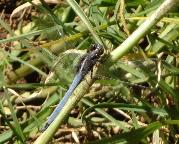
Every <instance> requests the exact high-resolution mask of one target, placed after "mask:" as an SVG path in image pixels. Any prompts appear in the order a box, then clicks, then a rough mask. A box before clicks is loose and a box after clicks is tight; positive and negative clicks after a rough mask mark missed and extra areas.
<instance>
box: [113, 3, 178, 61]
mask: <svg viewBox="0 0 179 144" xmlns="http://www.w3.org/2000/svg"><path fill="white" fill-rule="evenodd" d="M177 2H179V1H178V0H165V1H164V2H163V4H162V5H161V6H160V7H159V8H158V9H157V10H156V11H155V12H154V13H153V14H152V15H151V16H150V17H149V18H148V19H147V20H146V21H145V22H144V23H143V24H141V25H140V27H139V28H137V29H136V30H135V31H134V32H133V33H132V34H131V35H130V36H129V37H128V38H127V39H126V40H125V41H124V42H123V43H122V44H121V45H120V46H119V47H117V48H116V49H115V50H113V51H112V53H111V59H112V61H116V60H118V59H119V58H120V57H122V56H123V55H124V54H125V53H127V52H128V51H129V50H131V49H132V48H133V47H134V45H136V44H137V43H138V42H139V40H140V39H141V38H143V37H144V36H145V35H146V34H147V33H148V32H149V31H150V30H151V28H152V27H153V26H154V25H155V24H156V23H157V22H158V21H159V20H160V19H161V18H162V17H163V16H164V15H165V14H166V13H167V12H168V11H169V10H171V8H172V7H173V6H174V5H175V4H176V3H177Z"/></svg>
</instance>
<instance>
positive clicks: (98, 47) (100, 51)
mask: <svg viewBox="0 0 179 144" xmlns="http://www.w3.org/2000/svg"><path fill="white" fill-rule="evenodd" d="M92 51H96V54H98V55H99V56H101V55H102V54H103V53H104V47H103V46H102V45H100V44H92V45H91V46H90V48H89V49H88V51H87V52H92Z"/></svg>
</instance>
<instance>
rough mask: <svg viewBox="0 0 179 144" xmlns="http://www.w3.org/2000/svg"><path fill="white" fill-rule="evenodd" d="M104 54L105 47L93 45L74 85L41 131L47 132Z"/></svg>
mask: <svg viewBox="0 0 179 144" xmlns="http://www.w3.org/2000/svg"><path fill="white" fill-rule="evenodd" d="M103 53H104V49H103V46H102V45H100V44H92V45H91V47H90V49H89V50H88V51H87V53H86V54H85V55H84V56H83V57H82V58H81V60H80V62H79V64H78V66H77V73H76V75H75V77H74V79H73V81H72V84H71V85H70V87H69V89H68V91H67V92H66V94H65V95H64V97H63V98H62V100H61V101H60V102H59V104H58V105H57V107H56V108H55V110H54V111H53V112H52V114H51V115H50V116H49V118H48V120H47V122H46V123H45V126H44V127H43V128H42V129H41V131H45V130H46V129H47V128H48V127H49V125H50V124H51V123H52V122H53V121H54V119H55V118H56V117H57V115H58V114H59V113H60V111H61V110H62V109H63V107H64V106H65V104H66V102H67V101H68V99H69V97H70V96H71V95H72V93H73V91H74V90H75V88H76V87H77V86H78V85H79V83H80V82H81V81H82V80H83V78H84V77H85V75H86V74H88V73H89V72H90V71H91V72H92V71H93V67H94V65H95V64H96V63H97V62H98V61H99V60H100V58H101V56H102V55H103Z"/></svg>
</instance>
